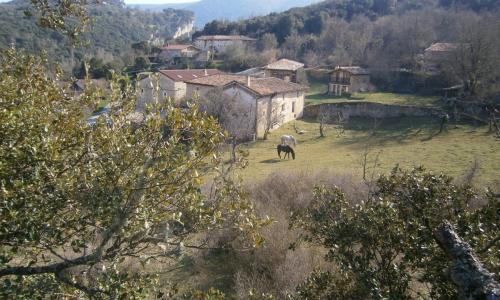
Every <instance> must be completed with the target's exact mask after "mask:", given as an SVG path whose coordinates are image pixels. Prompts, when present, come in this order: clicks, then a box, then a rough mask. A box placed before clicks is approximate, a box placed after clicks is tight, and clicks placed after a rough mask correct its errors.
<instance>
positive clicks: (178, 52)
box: [159, 44, 201, 61]
mask: <svg viewBox="0 0 500 300" xmlns="http://www.w3.org/2000/svg"><path fill="white" fill-rule="evenodd" d="M200 52H201V50H200V49H198V48H196V47H195V46H193V45H171V44H167V45H165V46H163V47H162V48H161V52H160V54H159V58H160V59H161V60H162V61H170V60H172V59H175V58H193V57H195V56H196V55H198V54H199V53H200Z"/></svg>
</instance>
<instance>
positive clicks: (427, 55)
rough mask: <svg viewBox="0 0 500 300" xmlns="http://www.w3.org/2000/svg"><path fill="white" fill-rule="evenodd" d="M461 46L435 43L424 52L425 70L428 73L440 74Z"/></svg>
mask: <svg viewBox="0 0 500 300" xmlns="http://www.w3.org/2000/svg"><path fill="white" fill-rule="evenodd" d="M459 47H460V44H454V43H435V44H432V45H431V46H430V47H429V48H427V49H425V51H424V63H423V70H424V72H428V73H439V72H440V71H442V70H443V69H444V68H445V67H446V64H448V63H449V62H450V61H451V60H452V59H453V57H454V53H455V51H456V50H457V49H459Z"/></svg>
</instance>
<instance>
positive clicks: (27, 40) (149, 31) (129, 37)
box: [0, 1, 193, 69]
mask: <svg viewBox="0 0 500 300" xmlns="http://www.w3.org/2000/svg"><path fill="white" fill-rule="evenodd" d="M106 3H107V4H104V3H103V4H99V5H93V6H90V7H89V8H88V12H89V15H90V17H91V18H92V23H91V25H90V28H89V29H88V30H87V31H86V32H85V34H84V36H83V38H82V39H81V41H82V45H80V46H77V47H76V48H74V49H72V47H69V45H68V43H69V40H68V38H67V37H64V36H63V35H61V34H60V33H57V32H54V31H51V30H48V29H46V28H43V27H40V26H37V19H36V18H35V17H27V16H25V11H26V10H27V8H28V4H27V3H26V2H24V1H15V2H9V3H3V4H0V48H1V49H4V48H6V47H9V46H10V45H15V46H16V47H17V48H24V49H26V50H28V51H29V52H32V53H40V51H42V50H44V51H46V52H47V54H48V57H49V58H51V59H53V58H56V59H57V61H58V62H63V64H65V65H67V66H68V69H69V68H70V65H74V64H75V63H77V62H78V61H80V60H81V59H82V58H83V57H87V58H90V57H96V56H97V57H98V58H100V59H102V60H103V61H105V62H113V63H114V64H117V65H123V63H130V61H127V60H133V58H132V57H128V55H127V54H128V52H130V51H131V49H132V48H131V45H132V44H133V43H137V42H141V41H153V40H154V39H157V38H158V39H160V40H161V39H165V38H169V37H171V36H172V35H173V34H174V33H175V31H176V30H177V28H178V27H179V26H183V25H185V24H188V23H190V22H192V20H193V14H192V13H191V12H189V11H183V10H173V9H167V10H163V11H162V12H155V13H152V12H146V11H141V10H138V9H131V8H127V7H125V6H124V5H123V3H121V2H116V3H110V2H106ZM124 60H125V61H124Z"/></svg>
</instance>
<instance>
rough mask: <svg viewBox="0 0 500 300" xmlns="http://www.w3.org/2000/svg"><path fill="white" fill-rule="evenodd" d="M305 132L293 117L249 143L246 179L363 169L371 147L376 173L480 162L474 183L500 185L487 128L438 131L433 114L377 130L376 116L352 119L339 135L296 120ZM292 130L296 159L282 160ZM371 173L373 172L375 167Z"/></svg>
mask: <svg viewBox="0 0 500 300" xmlns="http://www.w3.org/2000/svg"><path fill="white" fill-rule="evenodd" d="M296 125H297V127H298V128H299V130H305V131H306V133H305V134H303V135H298V134H295V132H294V130H293V122H291V123H288V124H285V125H284V126H283V127H282V128H280V129H278V130H276V131H274V132H272V133H271V134H270V137H269V140H267V141H257V142H253V143H250V144H248V145H246V146H243V147H244V148H246V149H248V150H249V153H250V154H249V158H248V159H249V166H248V167H247V169H245V170H243V171H242V173H241V175H242V177H243V178H244V179H248V180H259V179H264V178H265V177H266V176H267V175H269V174H271V173H273V172H276V171H280V172H315V171H320V170H325V169H326V170H334V171H338V172H341V173H342V172H348V173H354V174H355V175H358V176H361V174H362V163H361V161H362V157H363V153H364V152H365V149H367V147H368V149H369V155H368V161H369V166H370V167H373V164H374V162H375V160H376V157H377V156H378V165H377V167H376V168H375V173H383V172H388V171H390V170H391V169H392V168H393V167H394V166H395V165H396V164H399V165H401V166H402V167H413V166H420V165H423V166H425V167H426V168H427V169H430V170H432V171H435V172H444V173H446V174H449V175H452V176H454V177H456V178H460V177H462V176H463V175H464V174H465V173H466V171H467V170H468V169H470V167H471V166H472V165H473V163H474V161H475V160H477V161H478V162H479V165H480V168H479V170H478V171H477V173H476V177H475V183H477V184H487V185H489V186H496V187H500V164H499V162H500V141H499V140H498V139H495V138H494V137H493V136H491V135H488V134H487V133H486V132H487V128H486V127H472V126H469V125H459V127H458V128H454V126H450V128H449V130H448V131H447V132H443V133H442V134H439V135H436V133H437V131H438V129H439V124H438V121H437V120H433V119H429V118H405V119H398V120H391V121H388V120H385V121H384V122H383V123H382V124H380V125H379V127H378V129H377V130H376V131H375V132H374V133H373V134H372V133H371V132H370V131H371V130H370V129H371V127H373V125H372V123H371V121H369V120H368V121H367V120H359V119H358V120H355V119H351V120H350V123H349V124H348V125H347V126H346V128H347V130H346V132H345V134H344V135H341V136H339V135H338V132H337V130H336V129H335V127H334V126H330V127H329V129H327V137H325V138H320V137H319V130H318V126H319V125H318V124H317V123H314V122H308V121H296ZM283 134H292V135H294V136H295V137H296V138H298V141H299V144H298V145H297V147H296V153H297V158H296V160H279V158H278V155H277V153H276V145H277V144H278V143H279V140H280V136H281V135H283ZM370 175H371V171H370Z"/></svg>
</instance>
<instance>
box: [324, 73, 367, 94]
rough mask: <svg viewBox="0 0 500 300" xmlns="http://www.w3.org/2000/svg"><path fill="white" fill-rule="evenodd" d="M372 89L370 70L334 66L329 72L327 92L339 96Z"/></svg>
mask: <svg viewBox="0 0 500 300" xmlns="http://www.w3.org/2000/svg"><path fill="white" fill-rule="evenodd" d="M372 90H373V85H372V84H371V83H370V72H369V71H368V70H366V69H364V68H361V67H340V66H339V67H336V68H335V70H333V71H331V72H330V83H329V84H328V93H329V94H332V95H335V96H341V95H345V94H353V93H359V92H369V91H372Z"/></svg>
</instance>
